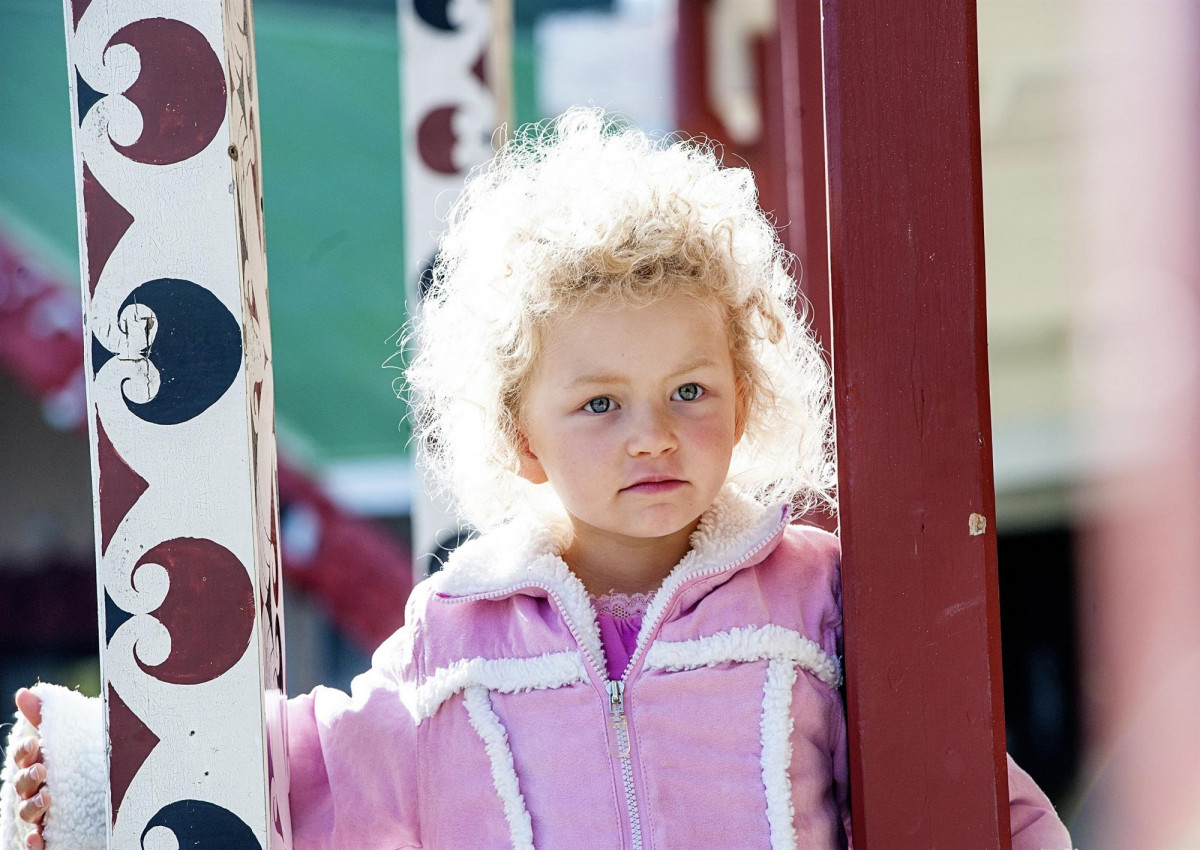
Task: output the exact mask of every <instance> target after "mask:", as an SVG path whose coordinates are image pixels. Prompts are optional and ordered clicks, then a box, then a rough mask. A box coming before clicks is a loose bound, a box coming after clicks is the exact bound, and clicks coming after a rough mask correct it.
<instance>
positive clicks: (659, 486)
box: [621, 478, 685, 495]
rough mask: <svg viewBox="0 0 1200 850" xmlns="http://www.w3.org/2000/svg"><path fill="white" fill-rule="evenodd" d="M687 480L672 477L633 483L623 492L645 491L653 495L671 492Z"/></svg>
mask: <svg viewBox="0 0 1200 850" xmlns="http://www.w3.org/2000/svg"><path fill="white" fill-rule="evenodd" d="M684 483H685V482H683V481H680V480H678V479H676V478H670V479H667V480H666V481H643V482H641V483H640V484H631V485H629V486H628V487H626V488H625V489H624V490H622V491H621V492H623V493H644V494H646V495H653V494H655V493H669V492H670V491H672V490H674V489H675V488H677V487H682V486H683V485H684Z"/></svg>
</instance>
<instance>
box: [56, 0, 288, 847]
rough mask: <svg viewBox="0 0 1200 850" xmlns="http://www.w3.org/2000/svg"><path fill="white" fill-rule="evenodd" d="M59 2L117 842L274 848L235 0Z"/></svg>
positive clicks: (262, 302)
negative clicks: (154, 8)
mask: <svg viewBox="0 0 1200 850" xmlns="http://www.w3.org/2000/svg"><path fill="white" fill-rule="evenodd" d="M64 5H65V13H66V30H67V55H68V70H69V74H70V81H71V95H72V97H71V101H72V117H73V119H74V120H73V127H74V142H75V145H74V149H75V168H76V186H77V199H78V209H79V233H80V254H81V258H82V284H83V315H84V339H85V349H86V375H87V379H88V380H87V396H88V422H89V428H90V435H91V443H92V474H93V486H94V504H95V509H96V551H97V568H98V573H99V576H98V578H99V581H98V586H99V604H100V613H101V622H102V624H103V626H102V632H103V633H102V634H101V662H102V671H103V680H104V691H105V708H106V730H107V736H108V742H109V744H110V747H111V751H110V754H109V764H108V768H109V779H110V819H109V846H110V847H120V848H131V847H142V846H146V847H158V846H173V845H172V844H171V842H172V840H174V841H175V842H176V843H178V844H179V845H180V846H188V847H197V848H216V847H220V848H227V849H228V850H245V849H246V848H267V847H269V848H283V847H285V846H287V845H288V843H289V840H288V836H289V834H290V828H289V823H288V804H287V763H286V758H285V752H284V746H283V742H284V740H285V733H284V730H283V726H282V724H283V711H282V707H283V696H284V693H285V691H284V683H283V641H282V629H283V621H282V611H281V609H280V596H281V594H280V586H279V557H278V534H277V527H278V524H277V521H276V514H277V497H276V485H275V435H274V430H275V427H274V415H273V390H272V381H271V364H270V359H271V346H270V336H269V326H268V322H267V288H266V286H267V281H266V263H265V258H264V254H263V227H262V207H261V197H262V193H261V180H260V170H259V143H258V115H257V90H256V86H255V73H254V40H253V26H252V21H251V10H250V6H249V3H248V0H224V2H222V0H190V2H183V3H174V4H168V5H166V6H162V7H159V8H160V10H161V11H160V13H157V14H156V13H151V12H150V11H149V9H150V7H147V6H146V5H145V4H140V3H133V2H128V0H66V1H65V4H64ZM172 836H173V838H172Z"/></svg>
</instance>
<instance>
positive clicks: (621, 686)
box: [604, 679, 625, 723]
mask: <svg viewBox="0 0 1200 850" xmlns="http://www.w3.org/2000/svg"><path fill="white" fill-rule="evenodd" d="M604 687H605V689H606V690H607V691H608V712H609V714H611V715H612V716H613V722H614V723H615V722H616V721H617V718H618V717H619V718H621V719H622V720H623V719H624V718H625V683H624V682H622V681H621V680H619V679H609V680H608V681H607V682H605V683H604Z"/></svg>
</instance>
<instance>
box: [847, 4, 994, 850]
mask: <svg viewBox="0 0 1200 850" xmlns="http://www.w3.org/2000/svg"><path fill="white" fill-rule="evenodd" d="M824 11H825V22H824V55H825V91H826V104H825V106H826V120H827V138H828V157H829V211H830V218H829V234H830V270H831V278H832V303H833V348H834V358H833V359H834V376H835V385H836V388H837V439H838V461H839V475H840V479H839V485H840V493H839V496H840V510H841V533H842V548H843V580H844V612H845V627H846V670H847V674H846V677H847V715H848V722H849V742H850V772H851V781H852V797H853V805H854V811H853V817H854V844H855V847H856V848H866V850H883V849H884V848H891V847H976V848H985V847H991V848H997V847H1004V848H1007V847H1008V846H1009V845H1010V838H1009V832H1008V830H1009V823H1008V796H1007V773H1006V765H1005V747H1004V714H1003V696H1002V693H1001V690H1002V682H1001V666H1000V628H999V625H1000V623H999V603H998V592H997V586H996V539H995V509H994V505H995V495H994V492H993V487H992V464H991V424H990V410H989V399H988V373H987V347H986V339H987V338H986V324H985V315H984V257H983V197H982V185H981V183H982V180H981V170H980V149H979V109H978V83H977V66H976V61H977V60H976V40H975V5H974V3H973V2H970V0H966V2H964V0H937V2H933V3H927V4H922V5H920V6H913V5H911V4H894V3H893V4H886V3H883V4H880V3H870V4H865V3H848V2H834V0H827V2H826V3H825V5H824Z"/></svg>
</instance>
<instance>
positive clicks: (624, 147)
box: [408, 109, 835, 528]
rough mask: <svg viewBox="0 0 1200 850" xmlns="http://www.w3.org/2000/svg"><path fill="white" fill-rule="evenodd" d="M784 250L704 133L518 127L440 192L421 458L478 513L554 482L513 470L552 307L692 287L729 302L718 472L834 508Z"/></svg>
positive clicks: (425, 348)
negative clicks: (446, 200)
mask: <svg viewBox="0 0 1200 850" xmlns="http://www.w3.org/2000/svg"><path fill="white" fill-rule="evenodd" d="M792 266H793V259H792V257H791V255H790V254H788V253H787V252H786V251H785V250H784V248H783V246H782V245H781V244H780V242H779V238H778V236H777V234H776V231H775V228H774V226H773V225H772V224H771V222H770V221H769V220H768V219H767V217H766V215H765V214H764V213H763V212H762V210H761V209H760V208H759V206H758V197H757V190H756V188H755V185H754V180H753V177H752V175H751V173H750V172H749V171H748V170H747V169H744V168H724V167H722V166H721V164H720V162H719V160H718V156H717V152H716V151H715V149H714V147H713V146H712V145H710V144H698V143H696V142H693V141H689V140H685V139H678V138H670V137H668V138H665V139H653V138H651V137H649V136H647V135H646V134H645V133H643V132H641V131H640V130H638V129H636V128H633V127H630V126H628V125H626V124H624V123H622V122H620V121H619V120H617V119H615V118H613V117H612V116H608V115H606V114H605V113H603V112H602V111H600V110H596V109H573V110H570V111H568V112H566V113H564V114H563V115H561V116H560V117H559V118H557V119H555V120H553V121H549V122H544V123H541V124H534V125H526V126H525V127H522V128H521V129H520V130H518V131H517V133H516V134H515V135H514V137H513V138H512V139H511V140H510V141H509V142H508V143H507V144H505V145H504V146H503V147H502V148H501V150H500V151H499V152H498V153H497V154H496V156H495V157H494V158H493V159H492V161H491V162H490V163H489V164H487V165H486V166H484V167H482V168H481V169H479V170H478V171H476V172H475V173H474V174H473V175H472V176H471V178H470V179H469V180H468V182H467V185H466V187H465V189H464V190H463V192H462V194H461V195H460V196H459V198H458V200H457V201H456V202H455V204H454V206H453V207H452V208H451V210H450V213H449V221H448V227H447V229H446V231H445V233H444V234H443V236H442V239H441V246H440V250H439V253H438V259H437V262H436V263H435V265H434V268H433V269H432V271H431V273H430V279H429V287H428V289H427V292H426V295H425V299H424V301H423V304H422V305H421V308H420V311H419V313H418V315H417V316H416V318H415V319H414V322H413V324H412V325H411V326H410V334H409V339H410V342H413V343H415V349H416V351H415V357H414V359H413V362H412V363H411V365H410V366H409V369H408V380H409V389H410V393H411V395H410V401H411V402H412V404H413V408H412V409H413V413H414V419H415V423H414V424H415V433H416V434H417V438H418V439H419V440H421V441H422V442H423V445H424V447H425V450H426V451H425V456H426V459H425V462H426V464H427V466H428V467H429V468H430V470H431V471H432V472H433V473H434V474H435V480H436V482H438V483H439V484H440V485H441V486H442V487H444V488H445V489H446V490H448V491H449V494H450V495H451V496H452V497H453V500H454V502H455V503H456V506H457V509H458V511H459V513H460V515H461V517H462V518H463V519H464V520H466V521H468V522H470V523H471V524H473V525H475V526H476V527H478V528H488V527H491V526H494V525H497V524H499V523H502V522H504V521H506V520H508V519H511V518H512V517H513V516H515V515H516V514H517V513H518V512H519V510H520V507H521V505H522V504H538V503H544V496H545V495H546V494H545V493H544V492H540V493H539V492H537V491H539V488H540V489H541V490H542V491H544V488H545V487H546V486H548V485H533V484H530V483H529V482H528V481H526V480H524V479H522V478H521V477H520V475H519V474H518V470H519V465H520V454H519V445H520V443H519V437H520V431H519V425H520V420H521V404H522V400H523V396H524V393H525V390H526V387H527V385H528V383H529V380H530V378H531V375H532V373H533V370H534V367H535V365H536V363H537V360H538V356H539V354H540V353H541V349H542V345H543V340H544V331H545V328H546V327H547V325H548V323H549V322H551V321H552V320H554V319H556V318H558V317H561V316H563V315H564V314H566V313H568V312H570V311H572V310H576V309H579V308H581V307H584V306H593V305H596V304H598V303H600V304H612V303H618V304H627V305H644V304H649V303H653V302H654V301H656V300H658V299H660V298H663V297H664V296H667V295H669V294H672V293H678V292H686V293H688V294H690V295H693V296H695V297H697V298H700V299H702V300H704V301H706V302H709V303H712V304H715V305H717V306H718V308H719V309H720V310H721V311H722V312H723V314H724V317H725V320H726V322H727V326H728V328H729V334H730V344H731V354H732V357H733V362H734V367H735V370H736V372H737V375H738V384H739V391H740V393H741V396H742V398H743V400H744V426H745V431H744V434H743V436H742V439H741V440H740V442H739V443H738V445H737V447H736V448H735V449H734V454H733V459H732V462H731V465H730V473H729V481H730V482H732V483H733V484H735V485H737V486H738V487H739V488H740V489H741V490H742V491H743V492H746V493H748V494H749V495H751V496H753V497H754V498H756V499H757V500H759V501H761V502H763V503H764V504H767V503H778V502H780V501H784V500H786V501H791V502H793V503H796V504H798V505H799V506H800V507H802V508H812V507H817V506H828V505H829V504H830V500H831V498H832V497H831V493H832V490H833V486H834V482H835V475H834V467H833V461H832V452H831V442H832V435H831V430H832V413H831V407H830V400H829V399H830V393H829V386H830V378H829V371H828V369H827V368H826V366H825V363H824V360H823V358H822V356H821V352H820V349H819V347H818V346H817V345H816V343H815V341H814V339H813V337H812V335H811V333H810V332H809V330H808V327H807V323H806V321H805V318H804V316H803V315H798V314H797V306H798V303H799V305H800V306H801V308H802V309H803V310H804V311H805V312H806V311H807V302H804V301H802V300H801V301H799V302H798V301H797V295H796V292H797V286H796V284H795V281H794V280H793V278H792V276H791V274H790V273H789V270H790V268H791V267H792Z"/></svg>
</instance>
